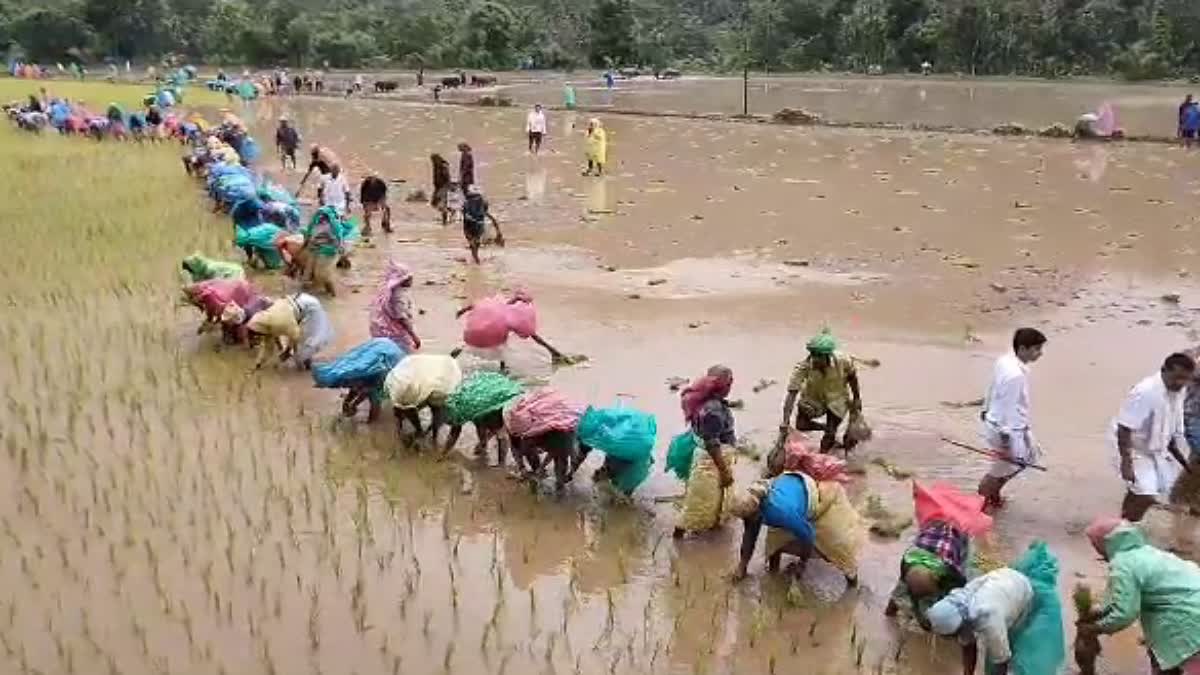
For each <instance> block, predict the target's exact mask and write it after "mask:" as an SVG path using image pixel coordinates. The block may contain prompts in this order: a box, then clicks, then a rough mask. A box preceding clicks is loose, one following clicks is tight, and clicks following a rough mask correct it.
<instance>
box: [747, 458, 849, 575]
mask: <svg viewBox="0 0 1200 675" xmlns="http://www.w3.org/2000/svg"><path fill="white" fill-rule="evenodd" d="M848 482H850V476H849V474H847V473H846V464H845V462H843V461H841V460H839V459H835V458H833V457H830V456H827V455H823V454H819V453H815V452H812V451H811V450H809V449H808V448H807V447H806V446H805V444H804V440H803V438H802V437H800V436H799V435H795V436H793V437H792V438H791V439H790V440H789V442H788V444H787V447H786V454H785V455H784V460H783V470H782V472H781V473H780V474H779V475H777V476H774V477H771V478H766V479H760V480H758V481H755V482H754V483H753V484H752V485H751V486H750V487H749V488H747V489H745V490H743V491H742V492H740V493H739V494H738V495H737V496H736V497H735V498H733V499H731V500H730V506H729V510H730V514H731V515H733V516H735V517H738V518H741V519H742V523H743V530H742V546H741V555H740V558H739V561H738V566H737V569H736V570H735V572H734V578H735V579H744V578H745V577H746V574H747V568H748V566H749V564H750V560H751V559H752V558H753V557H754V549H755V547H756V545H757V542H758V537H759V532H760V531H761V529H762V526H763V525H766V526H767V527H768V529H767V567H768V569H769V570H770V571H772V572H777V571H779V568H780V564H781V563H782V559H783V556H784V554H787V555H790V556H794V557H796V558H798V559H799V561H798V564H797V565H796V566H794V567H793V568H792V575H793V577H794V578H799V577H801V576H802V575H803V574H804V569H805V566H806V565H807V563H808V560H809V558H810V557H812V554H813V553H816V554H818V555H819V556H821V558H823V559H825V560H826V561H827V562H829V564H831V565H833V566H834V567H836V568H837V569H838V571H839V572H841V573H842V574H843V575H844V576H845V577H846V581H847V583H849V584H850V585H854V584H857V583H858V554H859V551H860V550H861V549H862V545H863V543H864V541H865V540H866V529H865V528H864V527H863V525H862V523H861V519H860V518H859V515H858V511H856V510H855V509H854V506H853V505H852V504H851V503H850V499H849V497H847V496H846V490H845V488H844V487H843V485H844V484H845V483H848Z"/></svg>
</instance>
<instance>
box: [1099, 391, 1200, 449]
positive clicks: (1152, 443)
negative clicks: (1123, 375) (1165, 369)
mask: <svg viewBox="0 0 1200 675" xmlns="http://www.w3.org/2000/svg"><path fill="white" fill-rule="evenodd" d="M1186 396H1187V389H1186V388H1184V389H1182V390H1180V391H1178V392H1171V391H1168V390H1167V387H1166V385H1164V384H1163V381H1162V375H1160V374H1159V373H1155V374H1153V375H1151V376H1150V377H1147V378H1145V379H1144V380H1142V381H1141V382H1138V383H1137V384H1136V385H1134V387H1133V389H1130V390H1129V393H1128V394H1127V395H1126V396H1125V401H1124V402H1123V403H1122V404H1121V409H1120V411H1118V412H1117V418H1116V419H1115V420H1113V423H1112V438H1113V442H1114V443H1116V438H1117V425H1120V426H1123V427H1125V428H1126V429H1129V430H1130V431H1131V432H1132V433H1131V434H1130V438H1129V440H1130V443H1131V446H1132V447H1131V449H1132V450H1133V451H1134V452H1136V453H1140V454H1142V455H1147V456H1154V455H1158V454H1163V453H1166V452H1167V445H1168V444H1169V443H1170V442H1171V439H1175V447H1176V448H1177V449H1178V450H1179V451H1180V452H1182V453H1184V454H1186V453H1187V450H1188V445H1187V440H1186V439H1185V438H1184V435H1183V399H1184V397H1186Z"/></svg>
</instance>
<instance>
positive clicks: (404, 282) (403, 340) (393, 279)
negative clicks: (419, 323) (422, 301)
mask: <svg viewBox="0 0 1200 675" xmlns="http://www.w3.org/2000/svg"><path fill="white" fill-rule="evenodd" d="M412 284H413V275H412V272H411V271H410V270H409V269H408V268H407V267H405V266H404V265H402V264H400V263H398V262H396V261H395V260H388V265H387V270H386V271H385V272H384V276H383V283H382V284H381V285H380V286H379V290H378V291H377V292H376V293H375V299H374V300H372V301H371V337H377V338H388V339H390V340H392V341H393V342H395V343H396V345H397V346H399V347H400V348H401V349H403V350H404V351H405V353H411V352H414V351H416V350H418V349H420V348H421V338H419V337H417V333H416V331H414V330H413V326H412V324H413V311H412V298H410V297H409V296H408V291H409V289H411V288H412Z"/></svg>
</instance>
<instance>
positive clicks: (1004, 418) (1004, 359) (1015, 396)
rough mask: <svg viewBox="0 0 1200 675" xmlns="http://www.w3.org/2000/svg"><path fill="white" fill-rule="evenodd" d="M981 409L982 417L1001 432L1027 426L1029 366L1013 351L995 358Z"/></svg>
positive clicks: (1017, 430) (1016, 430)
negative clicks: (990, 379)
mask: <svg viewBox="0 0 1200 675" xmlns="http://www.w3.org/2000/svg"><path fill="white" fill-rule="evenodd" d="M983 410H984V420H985V421H986V422H987V423H988V424H990V425H992V426H994V427H996V428H997V429H999V430H1000V431H1003V432H1004V433H1008V434H1013V433H1017V432H1022V431H1026V430H1028V429H1029V422H1030V420H1029V366H1028V365H1026V364H1025V363H1024V362H1022V361H1021V359H1019V358H1017V355H1016V354H1015V353H1013V352H1009V353H1007V354H1005V355H1004V356H1001V357H1000V358H998V359H996V365H995V366H993V368H992V383H991V385H989V386H988V390H987V395H986V396H985V397H984V399H983Z"/></svg>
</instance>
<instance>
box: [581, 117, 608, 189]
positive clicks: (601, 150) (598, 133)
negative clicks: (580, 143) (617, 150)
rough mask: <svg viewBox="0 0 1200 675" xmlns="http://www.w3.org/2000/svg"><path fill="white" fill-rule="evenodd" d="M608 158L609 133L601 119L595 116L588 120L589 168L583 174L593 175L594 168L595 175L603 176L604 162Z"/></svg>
mask: <svg viewBox="0 0 1200 675" xmlns="http://www.w3.org/2000/svg"><path fill="white" fill-rule="evenodd" d="M607 160H608V134H607V133H605V131H604V127H603V126H602V125H601V124H600V120H598V119H596V118H595V117H593V118H592V119H590V120H588V126H587V169H585V170H584V172H583V175H585V176H590V175H592V172H593V170H594V171H595V175H597V176H601V175H603V174H604V163H605V162H606V161H607Z"/></svg>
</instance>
